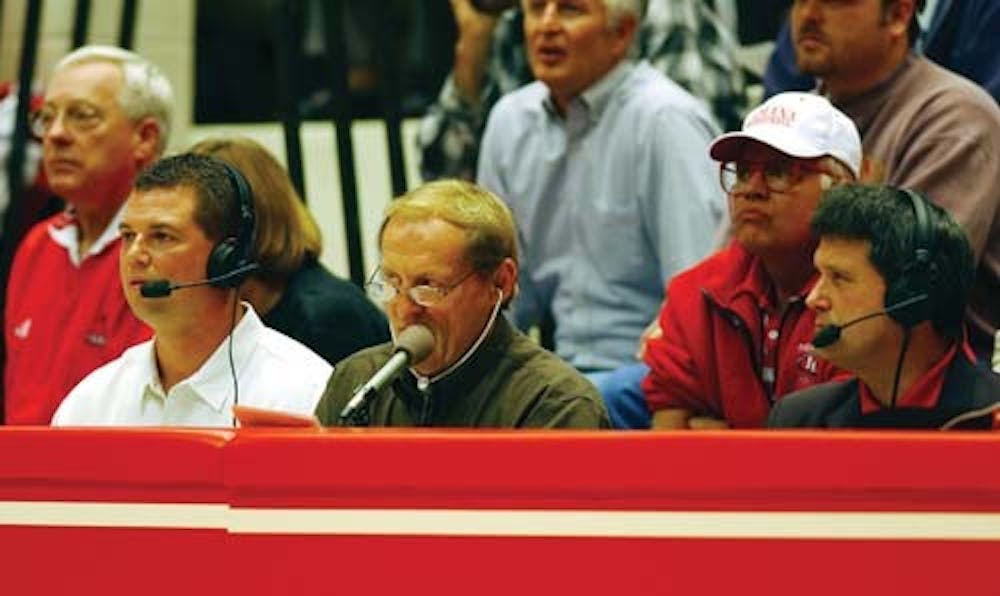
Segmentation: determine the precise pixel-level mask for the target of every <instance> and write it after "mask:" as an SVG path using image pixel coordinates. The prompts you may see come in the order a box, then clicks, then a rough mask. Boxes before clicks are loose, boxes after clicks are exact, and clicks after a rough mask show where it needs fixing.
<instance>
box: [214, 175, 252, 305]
mask: <svg viewBox="0 0 1000 596" xmlns="http://www.w3.org/2000/svg"><path fill="white" fill-rule="evenodd" d="M219 161H220V163H221V164H222V166H223V167H224V168H225V170H226V175H227V176H228V178H229V181H230V183H231V184H232V186H233V191H234V193H235V196H236V205H237V211H238V212H239V214H238V216H239V226H238V229H237V232H236V235H229V236H227V237H226V238H224V239H223V240H222V241H221V242H219V243H218V244H216V245H215V247H214V248H212V252H211V254H209V255H208V266H207V268H206V269H207V271H206V276H207V277H209V278H214V277H219V276H222V275H226V274H227V273H230V272H231V271H235V270H237V269H240V268H242V267H246V266H247V265H250V264H252V263H253V262H254V245H255V235H256V228H257V219H256V216H255V213H254V207H253V191H252V189H251V188H250V183H249V182H247V179H246V177H244V176H243V174H242V173H240V171H239V170H237V169H236V168H234V167H233V166H231V165H229V164H228V163H225V162H223V161H222V160H219ZM249 275H250V272H247V273H246V274H242V275H236V276H232V277H230V278H227V279H225V280H222V281H218V282H213V284H212V285H214V286H216V287H220V288H235V287H236V286H238V285H239V284H240V283H241V282H242V281H243V280H244V279H246V278H247V277H248V276H249Z"/></svg>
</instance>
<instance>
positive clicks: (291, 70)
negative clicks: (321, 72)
mask: <svg viewBox="0 0 1000 596" xmlns="http://www.w3.org/2000/svg"><path fill="white" fill-rule="evenodd" d="M280 12H281V14H279V16H278V44H277V50H278V64H277V69H278V72H277V80H278V102H279V105H280V110H281V127H282V129H283V130H284V133H285V159H286V162H287V164H288V175H289V176H290V177H291V179H292V184H294V185H295V190H297V191H299V195H300V196H301V197H302V198H303V200H305V196H306V183H305V176H304V175H303V173H302V142H301V139H300V138H299V129H300V128H301V126H302V119H301V117H300V116H299V85H298V76H297V72H298V69H299V65H300V64H301V63H302V50H301V45H300V44H301V39H302V35H301V31H302V5H301V3H300V2H299V1H298V0H283V1H282V2H281V7H280Z"/></svg>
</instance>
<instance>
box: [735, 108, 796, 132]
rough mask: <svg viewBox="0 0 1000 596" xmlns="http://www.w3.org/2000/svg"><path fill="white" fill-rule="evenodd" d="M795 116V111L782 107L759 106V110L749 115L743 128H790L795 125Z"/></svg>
mask: <svg viewBox="0 0 1000 596" xmlns="http://www.w3.org/2000/svg"><path fill="white" fill-rule="evenodd" d="M795 116H796V113H795V110H789V109H788V108H784V107H782V106H761V107H760V109H758V110H756V111H754V113H753V114H751V115H750V120H749V121H748V122H747V123H746V124H745V125H744V126H743V128H750V127H751V126H757V125H759V124H774V125H777V126H786V127H790V126H792V124H794V123H795Z"/></svg>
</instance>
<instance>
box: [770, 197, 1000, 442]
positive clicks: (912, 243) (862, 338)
mask: <svg viewBox="0 0 1000 596" xmlns="http://www.w3.org/2000/svg"><path fill="white" fill-rule="evenodd" d="M812 228H813V231H814V233H815V234H816V235H817V236H818V237H819V246H818V247H817V249H816V253H815V256H814V262H815V264H816V268H817V269H818V270H819V275H820V277H819V281H818V282H817V283H816V285H815V286H814V287H813V289H812V292H810V294H809V296H808V298H807V299H806V304H807V305H808V306H809V308H810V309H812V310H813V311H815V312H816V327H817V332H816V335H815V337H814V338H813V346H814V353H815V354H816V355H817V356H819V357H821V358H825V359H827V360H829V361H831V362H833V363H834V364H836V365H838V366H839V367H841V368H843V369H846V370H849V371H851V372H852V373H854V375H855V376H854V377H853V378H850V379H848V380H846V381H839V382H838V381H835V382H831V383H825V384H822V385H817V386H814V387H811V388H808V389H804V390H802V391H800V392H797V393H794V394H791V395H789V396H787V397H786V398H785V399H783V400H781V401H780V402H778V403H777V404H775V406H774V408H773V409H772V410H771V416H770V419H769V425H770V426H776V427H794V426H818V427H912V428H940V427H942V426H945V425H949V424H956V425H957V424H959V423H960V424H961V425H969V426H974V427H975V426H979V427H983V426H985V427H987V428H988V427H989V426H990V424H991V420H992V416H991V415H990V414H991V410H992V407H993V405H994V404H996V403H997V402H998V401H1000V376H997V375H995V374H993V373H991V372H989V371H988V370H986V369H985V368H980V367H977V366H976V363H975V357H974V356H973V353H972V351H971V348H970V347H969V345H968V342H967V341H966V336H965V330H964V325H963V320H964V313H965V305H966V297H967V296H968V293H969V289H970V288H971V286H972V280H973V278H974V272H975V265H974V261H973V256H972V249H971V248H970V246H969V242H968V240H967V239H966V236H965V233H964V232H963V231H962V229H961V228H960V227H959V226H958V224H956V223H955V222H954V220H952V219H951V217H949V216H948V215H947V214H946V213H945V211H944V210H943V209H941V208H940V207H937V206H936V205H933V204H931V203H929V202H928V201H927V200H926V199H924V198H923V197H922V196H921V195H918V194H917V193H916V192H914V191H910V190H905V189H903V190H901V189H896V188H892V187H886V186H853V187H841V188H837V189H833V190H831V191H829V192H828V193H826V195H825V196H824V197H823V200H822V201H821V202H820V205H819V207H818V209H817V210H816V215H815V216H814V218H813V222H812Z"/></svg>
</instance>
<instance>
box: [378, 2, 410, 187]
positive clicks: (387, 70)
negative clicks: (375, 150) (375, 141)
mask: <svg viewBox="0 0 1000 596" xmlns="http://www.w3.org/2000/svg"><path fill="white" fill-rule="evenodd" d="M377 14H378V23H379V27H378V30H379V31H382V32H383V35H382V37H381V38H380V39H379V40H378V43H379V44H380V45H381V48H380V51H378V52H376V55H377V56H378V57H377V58H376V60H377V61H378V68H379V77H378V86H379V95H380V99H381V104H382V120H383V122H384V123H385V134H386V142H387V144H388V147H389V175H390V177H391V179H392V194H393V196H397V197H398V196H399V195H401V194H403V193H405V192H406V168H405V166H404V165H403V164H404V162H403V135H402V122H403V117H402V112H403V108H402V101H401V100H400V97H401V96H402V90H401V87H400V85H399V79H400V72H401V70H402V69H400V68H399V64H398V63H397V61H398V56H397V52H396V47H397V43H396V39H397V38H398V37H399V35H400V33H401V32H400V31H399V26H398V24H397V22H396V21H395V15H394V14H393V12H392V11H390V10H387V9H383V10H379V11H377Z"/></svg>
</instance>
